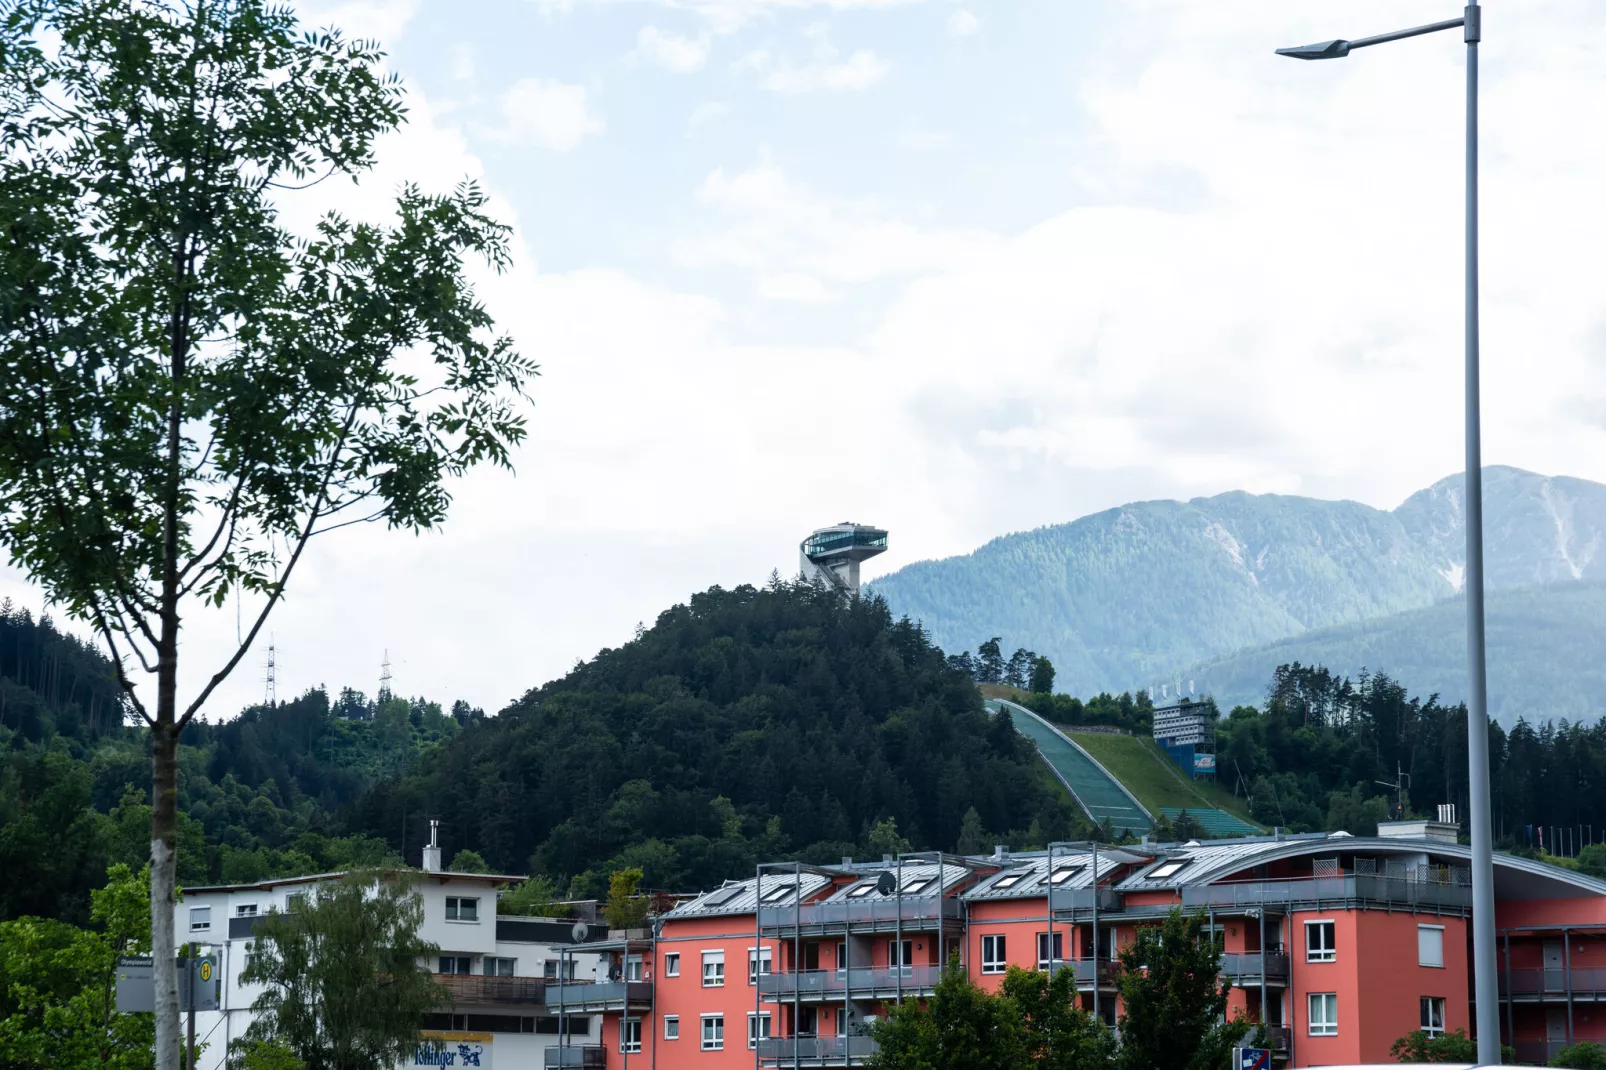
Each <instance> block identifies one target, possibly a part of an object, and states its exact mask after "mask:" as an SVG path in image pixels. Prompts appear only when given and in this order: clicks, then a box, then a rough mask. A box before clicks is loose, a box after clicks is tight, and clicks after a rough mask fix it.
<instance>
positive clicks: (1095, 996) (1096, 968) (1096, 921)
mask: <svg viewBox="0 0 1606 1070" xmlns="http://www.w3.org/2000/svg"><path fill="white" fill-rule="evenodd" d="M1093 1017H1094V1018H1098V1020H1099V1021H1101V1022H1102V1021H1103V1020H1104V1019H1103V1018H1100V1017H1099V841H1098V840H1094V841H1093Z"/></svg>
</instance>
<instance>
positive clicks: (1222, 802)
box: [1066, 731, 1265, 836]
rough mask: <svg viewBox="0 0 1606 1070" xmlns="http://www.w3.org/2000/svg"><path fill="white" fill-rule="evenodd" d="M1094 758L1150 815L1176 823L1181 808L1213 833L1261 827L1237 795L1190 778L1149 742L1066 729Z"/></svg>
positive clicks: (1242, 833)
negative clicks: (1158, 815)
mask: <svg viewBox="0 0 1606 1070" xmlns="http://www.w3.org/2000/svg"><path fill="white" fill-rule="evenodd" d="M1066 735H1067V736H1068V738H1069V739H1070V740H1071V741H1072V742H1074V743H1075V744H1077V745H1078V746H1079V747H1081V748H1082V749H1083V750H1085V751H1086V752H1087V753H1088V754H1090V755H1092V756H1093V757H1094V758H1095V759H1097V760H1098V763H1099V764H1100V765H1102V766H1103V767H1104V768H1105V769H1107V770H1109V772H1110V773H1111V774H1112V775H1113V776H1114V777H1115V778H1116V779H1118V780H1119V781H1120V782H1121V784H1122V785H1123V786H1124V787H1125V788H1126V790H1127V791H1129V792H1131V793H1132V794H1133V795H1134V796H1136V797H1137V799H1138V801H1139V802H1141V803H1142V804H1143V806H1144V808H1145V809H1147V810H1148V811H1149V812H1150V813H1152V814H1160V815H1163V816H1164V817H1165V818H1166V819H1167V820H1169V821H1175V820H1176V819H1177V818H1178V817H1179V816H1181V813H1182V811H1183V810H1187V811H1188V816H1189V817H1192V818H1195V819H1196V820H1198V822H1199V823H1200V824H1201V825H1203V826H1204V828H1205V831H1206V832H1208V833H1210V835H1212V836H1253V835H1255V834H1257V833H1260V832H1263V831H1265V830H1264V829H1262V828H1260V827H1259V826H1258V825H1255V824H1254V823H1253V822H1251V821H1250V820H1249V813H1248V809H1247V808H1246V807H1245V805H1244V803H1243V800H1242V799H1237V798H1234V797H1233V795H1232V794H1231V793H1230V792H1227V791H1224V790H1222V789H1221V788H1219V787H1217V786H1216V785H1215V784H1213V783H1211V782H1210V781H1207V780H1191V779H1189V778H1188V776H1187V775H1186V774H1185V773H1183V772H1182V770H1180V769H1178V768H1177V766H1176V763H1175V762H1173V761H1172V760H1171V759H1170V758H1169V757H1167V756H1166V753H1165V751H1163V750H1161V749H1160V746H1159V744H1157V743H1155V742H1154V740H1152V739H1148V738H1145V737H1139V736H1123V735H1116V734H1114V733H1106V732H1076V731H1071V732H1068V733H1066Z"/></svg>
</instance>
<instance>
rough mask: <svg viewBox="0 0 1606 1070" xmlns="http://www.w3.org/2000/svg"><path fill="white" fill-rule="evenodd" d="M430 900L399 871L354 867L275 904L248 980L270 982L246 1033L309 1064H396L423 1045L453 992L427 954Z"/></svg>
mask: <svg viewBox="0 0 1606 1070" xmlns="http://www.w3.org/2000/svg"><path fill="white" fill-rule="evenodd" d="M423 920H424V909H423V901H422V899H421V898H420V897H419V896H418V895H417V894H416V892H415V890H414V889H413V888H412V886H411V884H410V883H409V882H408V881H407V880H404V879H400V878H397V877H394V876H380V875H379V874H376V873H372V872H370V873H354V874H349V875H347V876H346V877H344V878H342V879H341V880H338V881H332V882H330V883H328V884H324V885H320V886H318V887H316V888H315V889H313V890H312V891H311V892H309V893H308V894H307V898H306V901H305V902H304V903H303V904H302V906H301V908H300V909H299V910H297V912H296V913H294V914H281V913H279V912H278V911H276V910H275V911H271V912H270V913H269V914H268V915H267V916H266V917H265V918H264V919H263V920H262V922H261V923H260V924H259V926H258V928H257V930H256V942H255V954H254V955H253V956H252V957H251V958H250V959H249V960H248V961H247V963H246V967H245V970H244V972H243V973H241V975H240V980H241V981H242V982H243V983H245V984H260V985H264V986H266V987H265V989H264V991H263V993H262V994H261V995H260V996H258V997H257V999H256V1002H255V1003H253V1004H252V1005H251V1009H252V1010H253V1011H254V1012H255V1013H256V1020H255V1021H253V1022H252V1023H251V1026H250V1028H249V1029H248V1030H247V1031H246V1034H245V1037H246V1040H247V1041H250V1042H257V1043H260V1044H268V1045H277V1046H279V1047H281V1048H285V1049H288V1050H289V1051H290V1052H291V1053H292V1054H293V1055H294V1056H295V1057H296V1058H297V1059H299V1060H300V1062H301V1064H302V1065H303V1066H304V1067H305V1068H306V1070H372V1068H373V1067H376V1066H391V1065H395V1064H396V1063H397V1062H399V1061H400V1060H401V1059H402V1057H403V1056H404V1055H407V1054H409V1053H410V1052H412V1050H413V1049H414V1047H415V1046H416V1045H417V1043H418V1038H419V1023H420V1021H421V1020H422V1016H423V1015H425V1014H427V1013H429V1012H430V1011H433V1010H434V1009H436V1008H437V1007H439V1006H441V1005H442V1004H443V1003H444V1001H445V999H446V992H445V990H444V989H442V988H441V986H440V985H439V984H437V983H436V981H435V979H434V978H433V977H432V976H431V975H430V973H429V971H428V969H427V968H426V967H424V966H421V965H420V964H419V963H420V960H427V959H429V958H430V957H432V956H433V955H434V954H435V952H436V951H437V950H438V949H437V948H436V947H435V945H434V944H431V943H428V942H426V941H424V940H422V939H420V938H419V935H418V927H419V925H420V924H421V923H422V922H423Z"/></svg>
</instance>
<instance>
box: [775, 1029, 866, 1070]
mask: <svg viewBox="0 0 1606 1070" xmlns="http://www.w3.org/2000/svg"><path fill="white" fill-rule="evenodd" d="M878 1048H879V1045H878V1044H876V1042H875V1041H874V1040H871V1039H870V1038H869V1037H854V1036H849V1037H766V1038H765V1039H763V1040H760V1041H759V1042H758V1059H759V1062H761V1063H767V1064H769V1065H772V1066H777V1067H784V1066H793V1065H799V1066H843V1065H846V1064H847V1061H848V1060H849V1059H850V1058H851V1059H853V1060H854V1061H855V1062H867V1061H868V1060H869V1059H870V1057H871V1056H872V1055H874V1054H875V1053H876V1051H877V1049H878Z"/></svg>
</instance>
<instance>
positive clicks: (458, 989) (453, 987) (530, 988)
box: [435, 973, 546, 1007]
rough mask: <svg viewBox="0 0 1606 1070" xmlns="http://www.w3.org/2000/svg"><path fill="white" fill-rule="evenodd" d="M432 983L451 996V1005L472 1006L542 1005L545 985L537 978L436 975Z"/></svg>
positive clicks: (544, 997) (456, 974) (544, 999)
mask: <svg viewBox="0 0 1606 1070" xmlns="http://www.w3.org/2000/svg"><path fill="white" fill-rule="evenodd" d="M435 980H436V981H438V982H439V983H440V985H441V987H442V988H444V989H446V991H447V992H448V993H449V994H450V996H451V1001H452V1005H453V1006H457V1007H461V1006H465V1005H467V1004H472V1003H535V1004H540V1003H545V1002H546V982H545V981H543V980H542V979H541V978H539V977H481V976H479V975H478V974H465V973H437V974H436V975H435Z"/></svg>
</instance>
